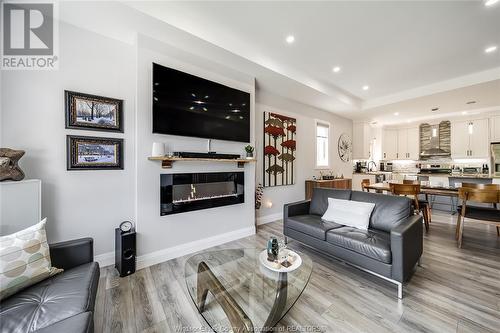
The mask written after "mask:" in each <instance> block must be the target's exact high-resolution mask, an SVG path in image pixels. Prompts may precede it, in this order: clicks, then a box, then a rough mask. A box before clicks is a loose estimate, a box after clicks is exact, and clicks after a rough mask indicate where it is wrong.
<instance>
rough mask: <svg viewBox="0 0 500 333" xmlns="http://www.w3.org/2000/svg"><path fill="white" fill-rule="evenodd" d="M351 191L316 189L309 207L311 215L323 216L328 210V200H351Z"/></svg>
mask: <svg viewBox="0 0 500 333" xmlns="http://www.w3.org/2000/svg"><path fill="white" fill-rule="evenodd" d="M351 192H352V191H351V190H340V189H334V188H319V187H317V188H315V189H314V190H313V195H312V198H311V205H310V206H309V214H313V215H319V216H323V214H325V212H326V210H327V209H328V198H333V199H341V200H349V199H351Z"/></svg>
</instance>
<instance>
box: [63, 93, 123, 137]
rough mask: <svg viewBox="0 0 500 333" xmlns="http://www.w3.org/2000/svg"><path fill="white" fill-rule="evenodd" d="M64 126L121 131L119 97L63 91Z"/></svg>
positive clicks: (121, 112)
mask: <svg viewBox="0 0 500 333" xmlns="http://www.w3.org/2000/svg"><path fill="white" fill-rule="evenodd" d="M64 96H65V100H66V128H73V129H85V130H95V131H112V132H121V133H123V108H122V105H123V101H122V100H121V99H115V98H109V97H102V96H96V95H89V94H82V93H78V92H74V91H68V90H65V91H64Z"/></svg>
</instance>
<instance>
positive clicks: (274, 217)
mask: <svg viewBox="0 0 500 333" xmlns="http://www.w3.org/2000/svg"><path fill="white" fill-rule="evenodd" d="M282 218H283V213H276V214H271V215H266V216H260V217H258V218H257V225H261V224H266V223H271V222H274V221H278V220H281V219H282Z"/></svg>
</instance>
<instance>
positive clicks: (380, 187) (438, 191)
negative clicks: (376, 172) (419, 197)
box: [365, 181, 458, 215]
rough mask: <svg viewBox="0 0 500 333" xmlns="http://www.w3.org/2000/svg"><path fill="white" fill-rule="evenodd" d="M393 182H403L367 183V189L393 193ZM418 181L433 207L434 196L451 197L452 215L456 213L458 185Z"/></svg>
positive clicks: (396, 182)
mask: <svg viewBox="0 0 500 333" xmlns="http://www.w3.org/2000/svg"><path fill="white" fill-rule="evenodd" d="M415 182H418V181H415ZM391 183H393V184H394V183H395V184H402V183H403V182H401V181H388V182H383V183H374V184H370V185H365V189H368V190H375V191H376V192H377V193H383V192H387V193H391ZM418 183H420V194H423V195H425V198H426V200H427V201H428V202H429V204H430V205H431V207H432V205H433V202H434V200H433V197H434V196H444V197H449V198H450V202H451V209H450V213H451V214H452V215H455V213H456V210H457V204H458V203H457V202H456V201H455V200H454V199H457V201H458V187H453V186H446V185H430V184H429V182H428V181H420V182H418ZM429 197H430V200H429Z"/></svg>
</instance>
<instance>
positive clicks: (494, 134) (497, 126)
mask: <svg viewBox="0 0 500 333" xmlns="http://www.w3.org/2000/svg"><path fill="white" fill-rule="evenodd" d="M490 128H491V136H490V141H491V142H500V116H494V117H491V119H490Z"/></svg>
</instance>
